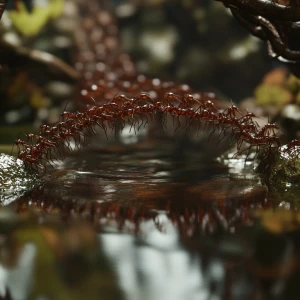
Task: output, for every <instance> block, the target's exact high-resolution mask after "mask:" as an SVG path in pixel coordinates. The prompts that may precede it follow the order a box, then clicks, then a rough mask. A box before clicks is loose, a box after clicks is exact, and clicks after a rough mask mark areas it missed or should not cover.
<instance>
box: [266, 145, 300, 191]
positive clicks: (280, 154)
mask: <svg viewBox="0 0 300 300" xmlns="http://www.w3.org/2000/svg"><path fill="white" fill-rule="evenodd" d="M284 147H285V146H283V147H282V149H281V151H276V152H277V153H275V154H274V159H273V161H272V165H271V168H270V169H271V172H270V178H269V180H270V182H271V183H273V184H279V185H291V184H292V185H300V158H299V156H298V155H290V154H288V153H285V152H284Z"/></svg>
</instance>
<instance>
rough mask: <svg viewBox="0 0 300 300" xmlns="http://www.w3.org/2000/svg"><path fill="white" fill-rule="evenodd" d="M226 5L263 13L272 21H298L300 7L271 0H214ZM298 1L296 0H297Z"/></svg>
mask: <svg viewBox="0 0 300 300" xmlns="http://www.w3.org/2000/svg"><path fill="white" fill-rule="evenodd" d="M216 1H219V2H223V4H224V5H225V6H226V7H229V8H238V9H241V10H243V11H247V12H249V13H251V14H253V15H257V16H260V15H263V16H264V17H266V18H267V19H272V20H273V21H293V22H297V21H300V7H298V5H297V6H296V7H295V6H294V5H291V6H284V5H280V4H277V3H274V2H272V1H271V0H216ZM297 1H298V0H297Z"/></svg>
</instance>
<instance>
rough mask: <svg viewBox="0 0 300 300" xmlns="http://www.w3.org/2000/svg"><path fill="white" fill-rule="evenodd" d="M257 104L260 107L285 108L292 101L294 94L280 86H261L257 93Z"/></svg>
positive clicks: (255, 92)
mask: <svg viewBox="0 0 300 300" xmlns="http://www.w3.org/2000/svg"><path fill="white" fill-rule="evenodd" d="M254 94H255V99H256V100H255V103H256V104H257V105H260V106H266V105H275V106H277V107H283V106H284V105H286V104H287V103H290V102H291V101H292V94H291V93H290V92H289V91H287V90H286V89H285V88H284V87H282V86H279V85H269V84H264V83H263V84H261V85H259V86H258V87H257V88H256V89H255V91H254Z"/></svg>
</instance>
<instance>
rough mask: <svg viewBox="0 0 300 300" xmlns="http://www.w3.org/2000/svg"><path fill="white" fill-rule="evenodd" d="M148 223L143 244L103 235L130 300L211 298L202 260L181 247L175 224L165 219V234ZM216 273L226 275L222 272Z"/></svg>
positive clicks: (110, 257)
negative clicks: (202, 269) (202, 267)
mask: <svg viewBox="0 0 300 300" xmlns="http://www.w3.org/2000/svg"><path fill="white" fill-rule="evenodd" d="M145 223H146V224H141V226H142V227H144V228H145V227H147V231H146V233H145V235H143V237H142V238H141V240H142V241H141V240H140V241H139V242H140V244H139V245H137V241H136V239H135V238H134V237H133V236H130V235H127V234H124V235H121V236H120V235H118V234H99V239H100V240H101V243H102V245H103V249H104V251H105V253H106V255H107V256H108V257H109V259H110V261H111V263H112V264H113V268H114V269H115V270H116V271H117V274H118V277H119V280H120V285H121V287H122V289H123V291H124V292H125V294H126V299H130V300H139V299H157V300H160V299H161V300H169V299H170V300H182V299H207V298H208V296H209V290H208V286H207V283H206V282H205V279H204V274H203V273H202V272H201V265H200V262H199V259H198V258H197V257H196V256H194V257H193V256H192V255H191V254H190V253H189V252H187V251H186V250H185V249H183V248H182V247H181V246H180V243H179V239H178V232H177V231H176V228H175V227H174V225H173V224H172V223H171V221H170V220H168V219H165V225H166V226H165V228H166V227H168V229H167V232H165V233H162V232H161V231H159V230H158V229H157V227H156V226H155V225H154V224H153V222H150V221H148V222H145ZM151 223H152V226H151V225H150V224H151ZM150 226H151V227H152V228H151V229H150ZM214 271H215V272H216V273H219V272H220V274H218V275H217V276H222V269H219V270H217V269H215V270H214Z"/></svg>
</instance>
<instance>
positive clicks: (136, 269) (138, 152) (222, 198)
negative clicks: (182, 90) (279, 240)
mask: <svg viewBox="0 0 300 300" xmlns="http://www.w3.org/2000/svg"><path fill="white" fill-rule="evenodd" d="M229 162H230V163H228V165H230V164H231V165H230V166H229V167H228V165H224V164H221V163H219V164H218V163H215V162H209V161H207V160H205V159H203V158H201V156H199V155H198V154H197V155H196V156H191V155H189V156H188V157H178V156H176V155H175V156H172V153H170V152H167V151H165V150H163V151H158V150H154V149H153V148H151V150H150V151H148V150H147V148H141V149H135V150H133V149H130V151H127V150H126V149H125V150H124V149H119V148H117V147H116V148H113V149H109V150H108V151H104V150H101V151H92V150H90V151H89V152H87V153H84V152H83V153H81V154H77V155H75V156H74V157H71V158H68V159H67V160H66V161H65V162H64V167H63V168H61V169H59V170H57V171H55V172H54V174H53V176H52V177H51V178H48V180H47V181H46V182H45V183H44V184H43V185H40V186H39V187H36V188H35V189H34V190H33V191H32V192H30V193H28V194H26V195H24V196H23V197H21V198H20V199H19V200H18V201H17V202H16V203H14V204H12V205H10V206H9V207H8V209H9V208H11V209H16V210H17V211H18V212H19V213H20V216H22V217H23V218H25V220H28V218H29V221H30V222H29V223H30V224H34V228H33V229H30V231H29V232H30V235H29V238H30V239H31V240H28V239H27V240H23V242H24V241H25V242H26V243H23V244H22V245H29V244H28V243H29V242H30V241H31V242H32V243H33V244H34V246H35V247H36V248H37V255H36V259H35V260H34V263H33V261H32V260H30V259H27V260H28V264H31V267H30V268H28V270H29V269H30V270H31V271H32V272H33V273H32V274H33V275H31V273H30V272H29V271H28V273H26V274H27V275H26V274H25V273H24V272H25V271H24V272H23V273H22V272H21V273H20V274H19V275H21V274H25V275H22V276H25V277H26V278H27V279H28V281H27V282H24V283H23V284H21V285H20V287H19V288H18V287H16V286H13V284H15V285H16V282H17V281H19V282H22V280H19V279H18V278H15V277H13V276H11V275H9V274H14V273H13V271H12V270H13V269H14V268H15V267H11V266H10V267H7V269H5V271H4V272H2V273H1V272H0V275H1V274H3V276H2V277H1V278H3V280H2V285H0V290H1V291H5V290H7V289H8V290H11V289H14V290H15V292H14V294H13V293H11V295H12V298H13V299H16V300H18V299H23V298H18V297H19V296H18V295H19V294H17V291H18V290H21V289H23V291H25V292H23V294H22V295H28V290H26V289H29V290H33V291H34V292H36V293H37V295H40V294H39V293H40V291H44V293H45V295H49V293H51V292H50V291H55V295H63V296H61V297H60V299H62V300H64V299H72V300H73V299H82V297H86V298H87V299H89V300H91V299H99V297H100V296H99V295H105V297H106V298H105V299H117V300H120V299H123V298H122V296H121V294H122V295H123V296H124V298H125V299H130V300H131V299H133V300H134V299H137V300H139V299H149V300H150V299H151V300H152V299H153V300H157V299H158V300H159V299H164V300H168V299H172V300H173V299H174V300H176V299H178V300H181V299H186V300H188V299H226V300H227V299H254V298H255V297H256V298H255V299H257V297H259V296H260V295H262V294H264V293H265V294H266V295H267V294H268V293H269V291H270V290H274V289H275V290H276V287H277V286H279V285H278V284H279V283H280V284H282V282H286V281H283V280H282V279H281V278H280V276H279V278H276V280H275V283H272V284H270V283H269V285H267V286H268V287H269V288H268V289H266V290H264V288H265V287H264V285H262V287H261V286H259V285H258V283H259V280H260V276H261V274H264V272H266V271H265V270H266V269H267V272H271V273H272V271H269V269H270V270H273V269H272V268H273V265H272V266H271V267H269V266H268V265H267V266H265V265H264V264H263V263H264V260H262V261H260V259H261V257H260V256H259V255H261V253H260V252H259V251H261V250H259V251H256V250H257V249H259V247H257V245H256V240H257V231H256V230H257V227H255V226H253V224H254V222H255V216H254V214H253V211H255V210H257V209H260V210H264V209H266V208H268V207H274V206H275V207H276V204H274V203H273V202H272V201H271V200H269V199H268V190H267V188H266V187H265V186H264V185H262V184H261V182H260V180H259V178H258V177H257V176H255V175H254V174H253V171H252V168H253V165H251V164H247V165H246V167H244V168H243V170H240V165H241V163H242V162H241V160H238V161H237V165H238V166H237V167H236V168H234V160H230V161H229ZM232 164H233V165H232ZM247 168H248V169H247ZM278 205H279V204H278ZM32 218H33V219H32ZM263 220H265V221H264V223H263V224H268V225H269V227H268V228H276V227H274V226H273V221H272V220H273V219H270V218H267V219H263ZM61 222H62V223H61ZM50 224H52V225H51V226H50ZM59 224H60V225H59ZM62 224H63V225H62ZM87 224H88V226H87ZM47 226H50V227H49V228H48V227H47ZM25 227H26V226H25ZM73 227H75V228H73ZM62 229H63V230H62ZM14 230H15V229H14ZM16 230H17V231H19V234H18V235H17V236H15V239H17V240H18V239H22V237H23V236H24V232H25V233H26V228H25V229H24V228H23V227H22V225H20V226H17V225H16ZM24 230H25V231H24ZM25 236H26V234H25ZM27 237H28V236H27ZM263 239H264V235H263ZM44 243H46V244H45V245H44ZM33 244H31V245H33ZM86 244H87V245H86ZM260 244H261V243H260ZM271 244H272V243H271V242H268V244H267V246H268V245H271ZM11 247H12V245H10V246H8V249H11ZM26 247H27V246H26ZM272 247H273V244H272ZM266 248H267V247H264V248H263V249H266ZM273 248H274V247H273ZM24 249H25V248H24ZM272 251H273V252H274V250H272ZM282 251H283V252H284V253H283V254H286V253H287V252H286V250H285V249H283V250H282ZM45 253H46V257H43V254H45ZM257 253H258V254H259V255H258V254H257ZM288 253H289V254H290V252H288ZM0 254H1V253H0ZM283 254H282V255H283ZM22 255H23V254H22ZM256 255H257V257H256ZM282 255H281V253H279V256H281V257H282ZM291 256H292V257H293V258H292V259H291V261H292V262H294V261H295V260H296V259H295V257H294V256H293V254H291ZM47 257H50V258H51V259H50V260H48V258H47ZM262 257H264V259H265V257H267V258H268V257H269V255H268V253H264V252H263V254H262ZM44 259H46V261H47V264H46V266H47V270H46V268H45V265H43V264H44V262H45V261H44ZM30 261H31V263H30ZM249 261H250V262H251V263H250V264H249ZM278 261H279V263H280V262H281V260H278ZM274 262H275V260H274ZM276 263H277V261H276ZM3 265H5V264H3ZM35 265H42V266H44V267H43V268H44V269H43V268H41V269H38V270H39V272H40V273H39V275H38V276H37V269H36V268H35V267H34V266H35ZM5 266H6V265H5ZM18 266H19V265H18ZM254 267H255V268H254ZM268 268H269V269H268ZM18 270H19V269H18ZM49 270H50V271H49ZM276 270H277V269H276ZM279 270H280V268H279ZM292 270H294V269H288V271H289V272H292ZM112 271H113V273H114V275H112ZM253 274H254V275H253ZM267 274H269V273H267ZM276 274H277V273H276ZM278 274H280V273H279V272H278ZM41 275H42V276H41ZM276 276H277V275H275V277H276ZM273 277H274V276H273ZM275 277H274V278H275ZM277 277H278V276H277ZM22 278H23V277H22ZM45 278H46V279H47V280H46V282H45ZM53 278H55V280H54V279H53ZM116 278H117V279H118V281H115V279H116ZM31 280H33V283H32V281H31ZM35 280H36V281H35ZM264 280H265V278H263V280H262V281H264ZM267 280H269V278H268V279H267ZM272 280H273V279H272ZM101 284H102V285H101ZM31 286H33V287H34V288H31ZM36 287H40V291H36ZM119 288H120V289H121V291H122V293H120V290H119ZM107 289H108V290H109V291H110V296H109V297H108V296H107V295H108V292H107ZM266 291H267V292H266ZM281 291H282V290H281ZM38 292H39V293H38ZM272 293H273V294H274V293H275V292H272ZM282 293H283V292H277V295H281V294H282ZM83 295H85V296H83ZM274 295H275V294H274ZM47 299H48V298H47ZM100 299H102V298H101V297H100Z"/></svg>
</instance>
